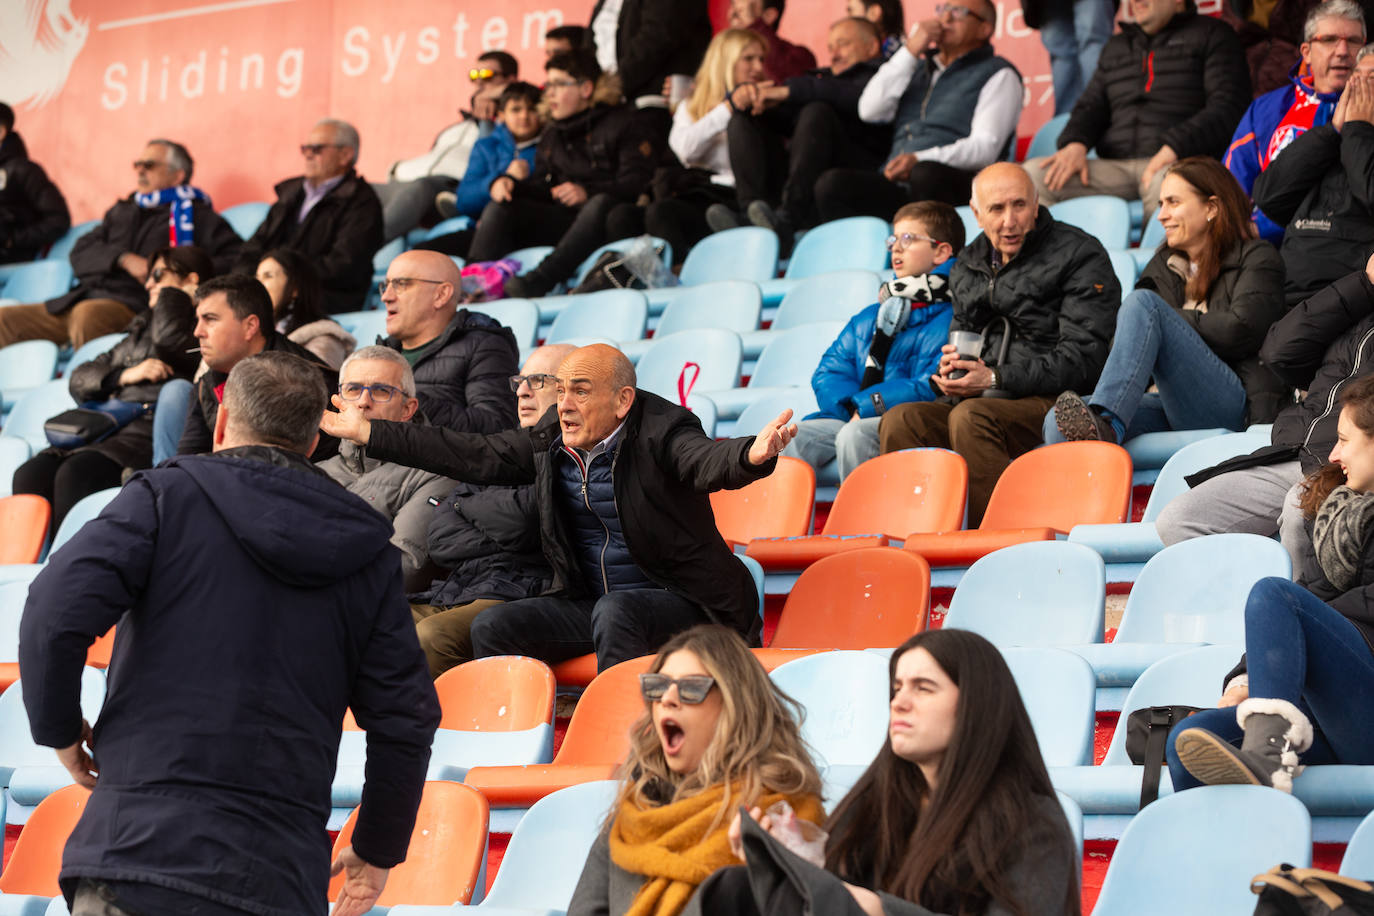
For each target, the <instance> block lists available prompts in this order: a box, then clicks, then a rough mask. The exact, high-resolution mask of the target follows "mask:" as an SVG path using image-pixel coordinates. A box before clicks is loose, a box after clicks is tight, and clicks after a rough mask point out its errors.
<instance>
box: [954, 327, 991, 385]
mask: <svg viewBox="0 0 1374 916" xmlns="http://www.w3.org/2000/svg"><path fill="white" fill-rule="evenodd" d="M949 342H950V343H952V344H953V345H954V349H955V350H956V351H957V352H958V354H959V358H960V359H978V357H980V356H982V355H983V335H982V334H979V333H977V332H975V331H950V332H949ZM965 375H968V370H967V369H955V370H954V371H953V372H951V373H950V374H949V377H950V378H963V377H964V376H965Z"/></svg>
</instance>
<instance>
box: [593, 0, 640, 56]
mask: <svg viewBox="0 0 1374 916" xmlns="http://www.w3.org/2000/svg"><path fill="white" fill-rule="evenodd" d="M624 2H625V0H606V2H605V3H603V4H601V11H600V12H599V13H597V14H596V18H595V19H593V20H592V40H593V41H595V42H596V62H597V63H598V64H600V65H601V69H602V70H605V71H606V72H607V73H615V72H616V59H615V33H616V32H617V31H619V30H620V7H621V5H622V4H623V3H624ZM630 37H631V36H628V35H627V36H626V38H630Z"/></svg>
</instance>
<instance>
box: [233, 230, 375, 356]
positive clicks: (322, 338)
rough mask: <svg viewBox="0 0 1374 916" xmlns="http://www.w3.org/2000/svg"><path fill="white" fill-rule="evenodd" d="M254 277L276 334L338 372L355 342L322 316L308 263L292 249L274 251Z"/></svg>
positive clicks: (316, 282)
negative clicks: (265, 296)
mask: <svg viewBox="0 0 1374 916" xmlns="http://www.w3.org/2000/svg"><path fill="white" fill-rule="evenodd" d="M257 278H258V282H259V283H261V284H262V285H263V286H265V287H267V294H268V295H269V296H271V297H272V313H273V315H274V316H275V317H276V319H277V333H278V334H285V335H286V339H287V340H289V341H291V342H292V343H297V344H300V345H301V346H302V347H305V348H306V349H307V350H309V351H310V352H311V353H314V354H315V355H316V356H318V357H319V358H320V359H322V360H324V361H325V362H326V363H328V364H329V367H330V368H331V369H333V370H334V371H335V372H337V371H338V370H339V367H340V366H342V365H343V361H344V360H345V359H346V358H347V357H348V354H350V353H352V352H353V348H354V347H356V346H357V344H358V342H357V340H355V339H354V337H353V335H352V334H350V333H348V332H347V331H345V330H344V328H343V325H341V324H339V323H338V322H337V321H335V320H334V319H332V318H330V317H329V316H328V315H327V314H326V313H325V310H324V289H323V287H321V286H320V280H319V276H318V275H317V274H316V273H315V268H313V267H311V266H310V262H309V261H308V260H306V259H305V258H304V257H303V256H301V255H300V254H298V253H296V251H294V250H293V249H291V248H274V249H272V250H271V251H269V252H267V254H265V255H263V256H262V260H260V261H258V270H257Z"/></svg>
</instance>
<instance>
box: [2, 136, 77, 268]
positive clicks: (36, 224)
mask: <svg viewBox="0 0 1374 916" xmlns="http://www.w3.org/2000/svg"><path fill="white" fill-rule="evenodd" d="M71 225H72V217H71V213H70V212H68V210H67V199H66V198H65V197H63V196H62V192H61V191H59V190H58V189H57V185H55V184H53V182H52V179H51V178H49V177H48V173H47V172H45V171H43V166H41V165H39V164H38V163H37V162H34V161H33V160H31V159H30V158H29V151H28V148H27V147H25V146H24V139H23V138H22V137H20V136H19V135H18V134H16V133H15V132H14V130H13V129H11V130H10V131H9V133H7V134H6V135H5V139H4V140H0V263H6V262H11V261H31V260H33V259H34V258H36V257H38V252H40V251H41V250H43V249H44V248H45V247H47V246H48V245H51V244H52V243H53V242H55V241H57V240H58V239H60V238H61V237H62V233H64V232H66V231H67V230H68V229H69V228H71Z"/></svg>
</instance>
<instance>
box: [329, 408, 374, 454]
mask: <svg viewBox="0 0 1374 916" xmlns="http://www.w3.org/2000/svg"><path fill="white" fill-rule="evenodd" d="M320 429H322V430H324V431H325V432H326V433H328V434H329V435H331V436H333V437H334V438H336V439H348V440H349V441H351V442H356V443H358V444H359V445H367V440H368V439H369V438H370V437H371V435H372V424H371V423H369V422H368V420H367V417H365V416H363V415H362V413H361V412H360V411H357V410H346V411H342V412H340V413H335V412H334V411H332V410H326V411H325V412H324V416H322V417H320Z"/></svg>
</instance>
